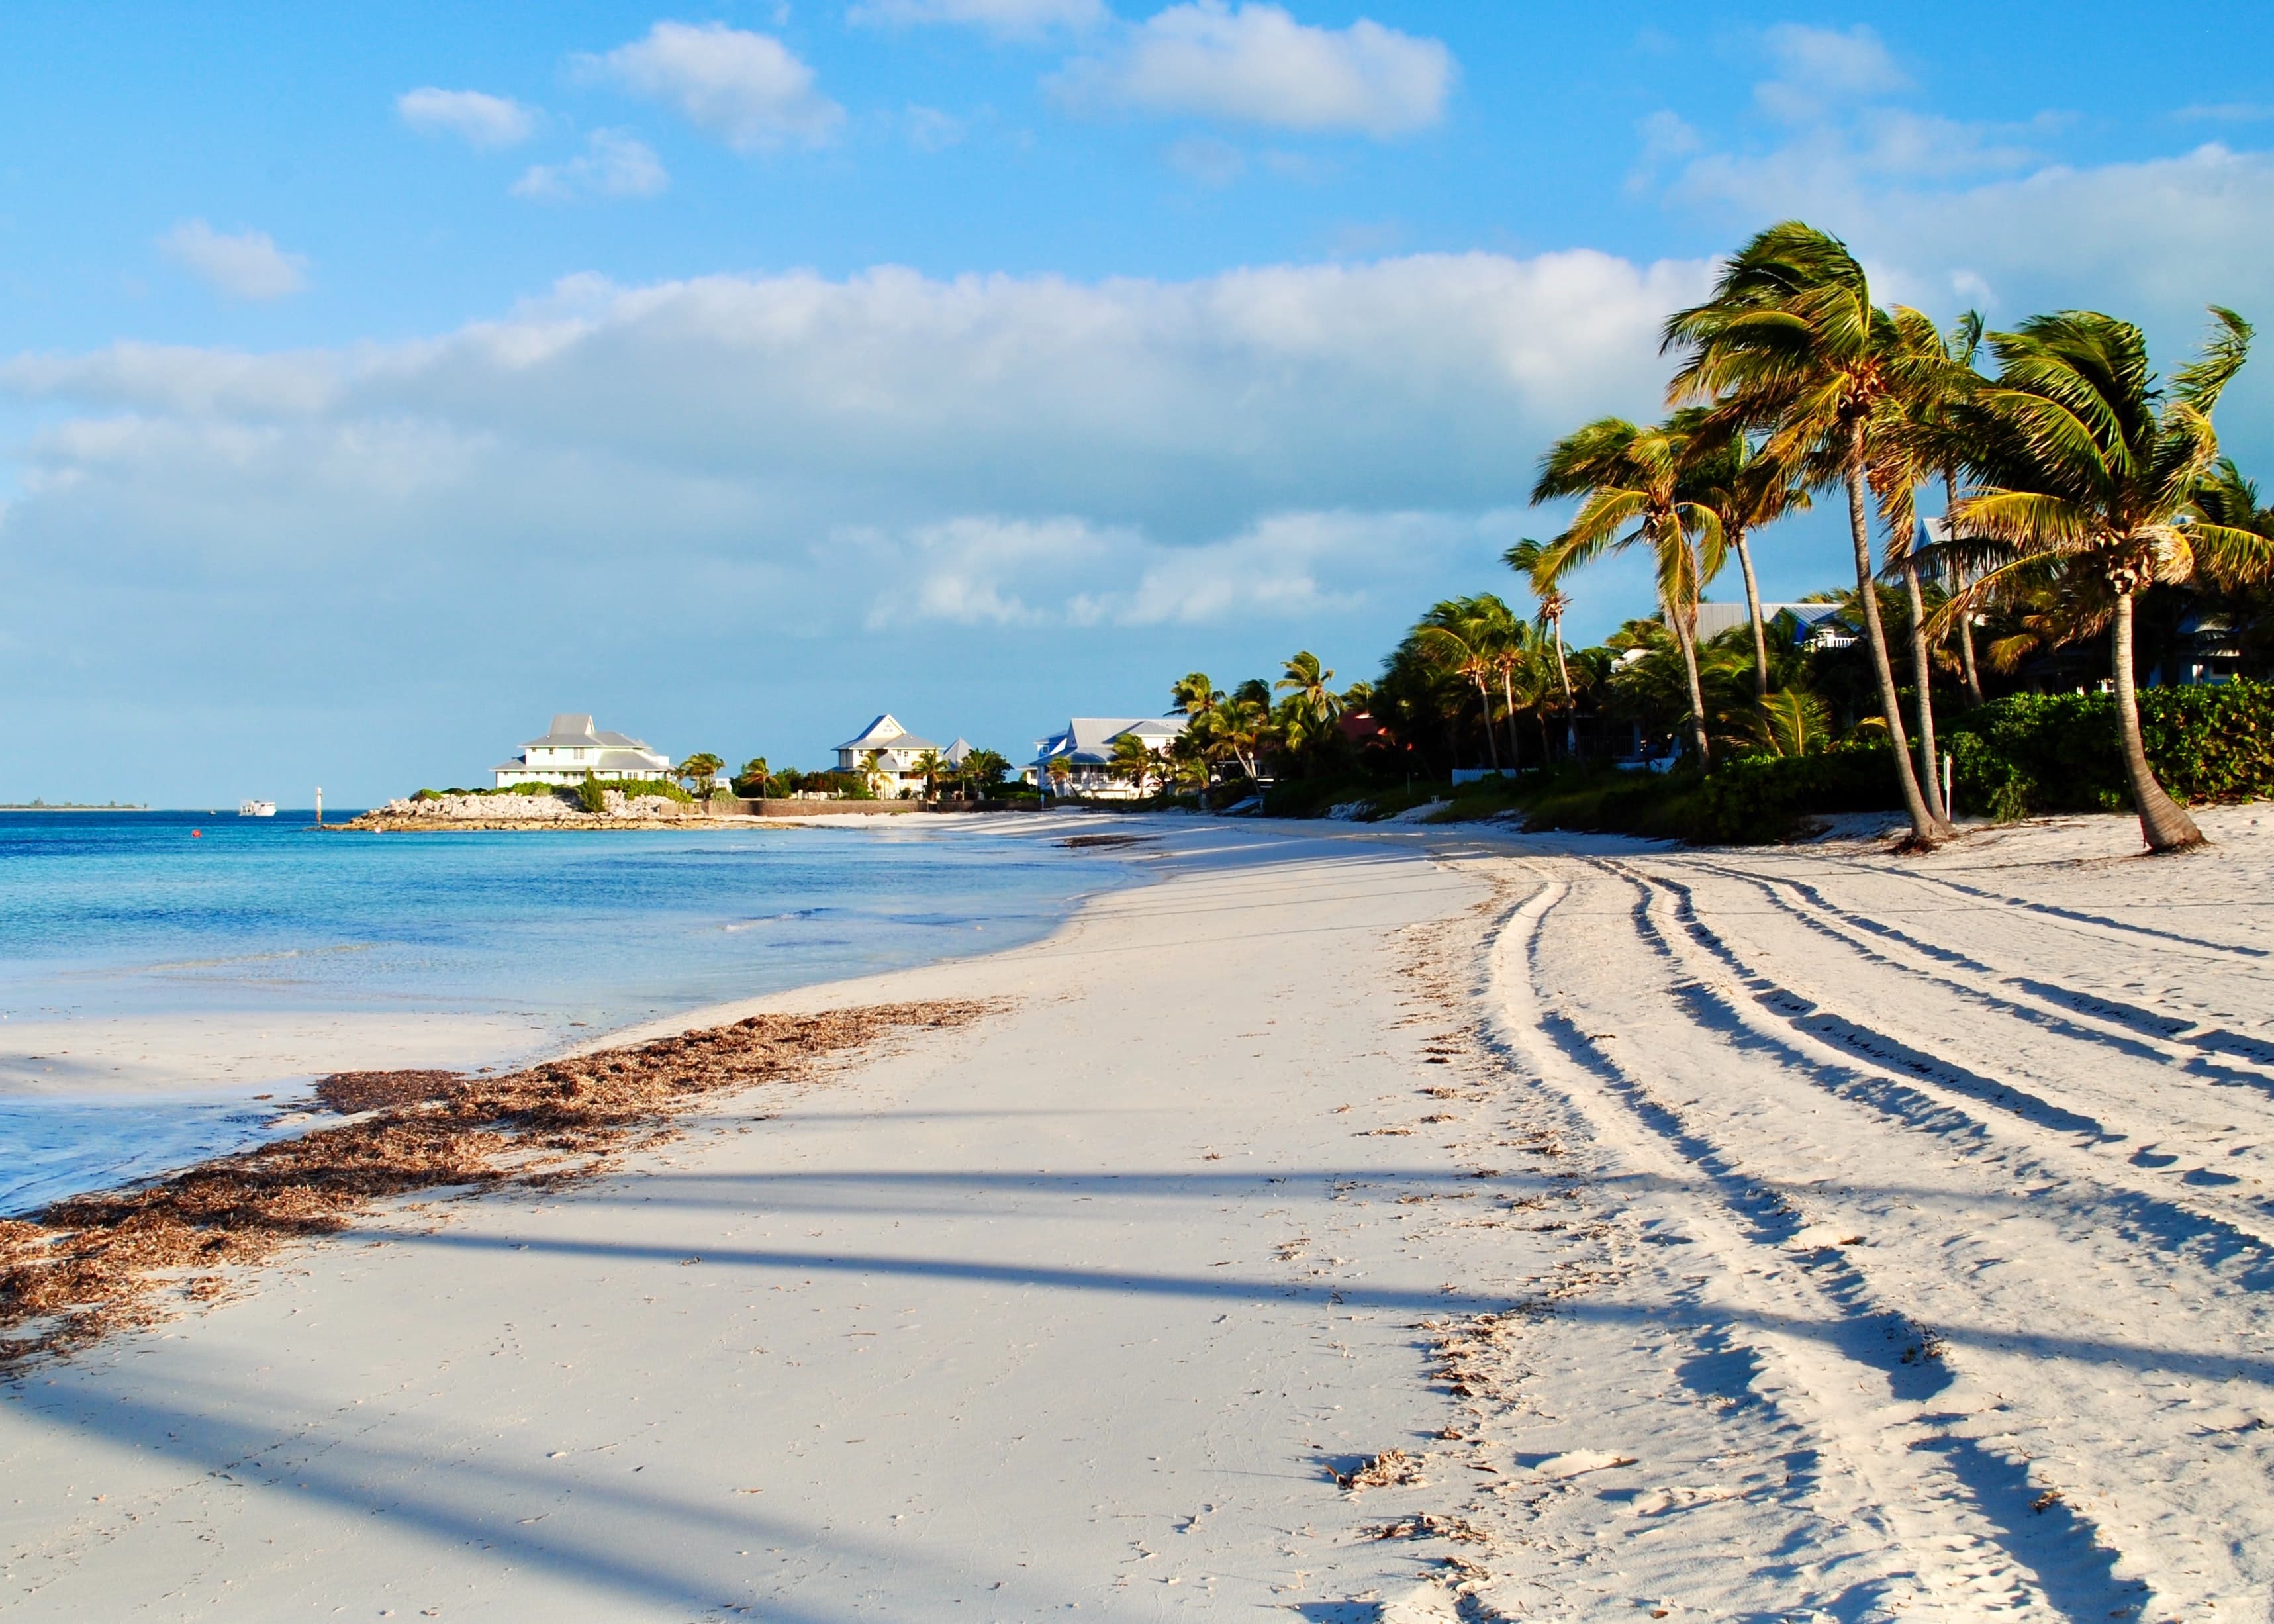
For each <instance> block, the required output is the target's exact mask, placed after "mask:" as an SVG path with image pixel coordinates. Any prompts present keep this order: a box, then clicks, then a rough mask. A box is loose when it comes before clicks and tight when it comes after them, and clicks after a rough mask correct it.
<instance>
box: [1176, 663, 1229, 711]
mask: <svg viewBox="0 0 2274 1624" xmlns="http://www.w3.org/2000/svg"><path fill="white" fill-rule="evenodd" d="M1169 697H1170V698H1171V699H1173V700H1174V701H1175V702H1176V703H1177V708H1178V710H1180V711H1183V712H1184V713H1185V714H1186V716H1198V715H1200V714H1201V711H1208V710H1212V709H1214V708H1215V706H1216V704H1217V703H1220V702H1221V701H1222V700H1223V698H1224V695H1221V694H1219V693H1217V692H1216V684H1215V683H1213V682H1211V681H1209V677H1208V673H1206V672H1205V671H1195V672H1192V673H1188V674H1187V675H1186V676H1184V677H1182V678H1180V679H1178V680H1177V681H1176V682H1175V683H1173V684H1171V687H1170V688H1169Z"/></svg>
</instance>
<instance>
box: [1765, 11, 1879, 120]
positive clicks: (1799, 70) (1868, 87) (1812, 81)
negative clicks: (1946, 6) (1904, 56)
mask: <svg viewBox="0 0 2274 1624" xmlns="http://www.w3.org/2000/svg"><path fill="white" fill-rule="evenodd" d="M1762 43H1763V44H1764V45H1765V46H1766V48H1767V51H1768V55H1769V57H1770V59H1771V60H1772V61H1773V62H1774V63H1775V64H1777V70H1778V71H1777V73H1776V75H1775V76H1774V77H1773V78H1771V79H1764V80H1762V81H1761V82H1760V83H1759V84H1757V85H1755V86H1753V100H1754V101H1755V102H1758V103H1759V105H1760V106H1761V107H1762V108H1763V109H1766V111H1768V112H1770V113H1772V114H1773V115H1774V116H1776V117H1780V118H1784V119H1788V120H1798V119H1804V118H1812V117H1818V115H1820V114H1821V113H1822V112H1823V110H1824V109H1825V108H1826V106H1828V105H1830V104H1831V103H1833V102H1839V101H1843V100H1847V99H1850V98H1853V97H1856V96H1881V95H1886V94H1891V93H1893V92H1894V91H1898V90H1903V89H1907V88H1908V87H1909V84H1910V80H1909V77H1908V76H1907V75H1905V74H1904V72H1903V71H1902V70H1901V68H1900V67H1898V66H1896V64H1895V59H1894V56H1891V55H1890V54H1889V53H1888V50H1887V48H1886V45H1885V44H1883V43H1882V42H1881V41H1880V39H1879V34H1877V33H1876V32H1875V31H1874V30H1873V29H1872V28H1871V26H1870V25H1868V24H1865V23H1857V24H1856V25H1855V26H1853V27H1851V28H1847V29H1837V28H1813V27H1810V26H1807V25H1806V24H1803V23H1779V24H1777V25H1776V26H1774V27H1773V28H1770V29H1768V30H1767V31H1766V33H1765V34H1763V35H1762Z"/></svg>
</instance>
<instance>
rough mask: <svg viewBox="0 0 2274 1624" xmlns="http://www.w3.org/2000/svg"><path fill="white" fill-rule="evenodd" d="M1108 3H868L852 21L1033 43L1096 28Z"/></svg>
mask: <svg viewBox="0 0 2274 1624" xmlns="http://www.w3.org/2000/svg"><path fill="white" fill-rule="evenodd" d="M1112 15H1113V13H1112V12H1111V11H1108V10H1106V7H1105V0H863V3H862V4H857V5H855V6H853V7H851V8H850V9H849V10H847V12H846V14H845V16H846V20H847V22H851V23H855V24H863V25H867V26H871V27H878V26H881V27H906V26H912V25H921V24H928V23H950V24H956V25H960V26H965V27H971V28H981V29H984V30H985V31H986V32H988V33H990V34H996V35H998V36H1000V37H1002V38H1005V39H1032V38H1034V37H1035V36H1036V35H1038V34H1045V33H1048V32H1049V31H1050V30H1051V29H1053V28H1070V29H1077V30H1079V29H1088V28H1096V27H1098V26H1102V25H1103V24H1104V23H1106V22H1107V21H1109V20H1111V18H1112Z"/></svg>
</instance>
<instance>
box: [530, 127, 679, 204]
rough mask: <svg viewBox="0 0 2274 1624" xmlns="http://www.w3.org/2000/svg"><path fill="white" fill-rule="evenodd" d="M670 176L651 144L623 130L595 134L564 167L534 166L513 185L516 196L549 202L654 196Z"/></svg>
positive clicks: (538, 164)
mask: <svg viewBox="0 0 2274 1624" xmlns="http://www.w3.org/2000/svg"><path fill="white" fill-rule="evenodd" d="M670 184H671V177H670V175H669V174H668V173H666V171H665V169H664V167H663V162H662V161H661V160H660V159H659V158H658V157H657V156H656V155H655V153H654V151H653V150H652V149H651V147H648V145H647V144H646V143H645V142H644V141H640V140H636V139H633V137H632V136H631V135H630V134H629V133H628V132H625V131H622V130H595V131H593V132H592V133H591V135H589V136H587V137H585V138H584V151H583V152H582V153H581V154H578V155H577V156H576V157H574V158H569V159H567V160H565V161H563V162H560V163H537V164H531V166H530V167H529V169H528V170H527V171H526V172H525V173H524V174H523V176H522V177H521V178H520V179H519V180H517V181H516V182H514V183H513V195H514V196H516V197H517V198H534V199H537V200H538V201H539V202H545V203H574V202H582V201H585V200H588V199H594V198H651V197H654V196H655V195H656V194H657V193H658V192H661V191H663V190H664V188H665V187H666V186H668V185H670Z"/></svg>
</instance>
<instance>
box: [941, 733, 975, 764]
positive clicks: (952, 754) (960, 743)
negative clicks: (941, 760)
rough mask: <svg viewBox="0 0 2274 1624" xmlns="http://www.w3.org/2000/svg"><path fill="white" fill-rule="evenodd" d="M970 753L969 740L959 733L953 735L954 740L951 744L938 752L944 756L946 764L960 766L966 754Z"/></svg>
mask: <svg viewBox="0 0 2274 1624" xmlns="http://www.w3.org/2000/svg"><path fill="white" fill-rule="evenodd" d="M970 754H971V741H970V740H968V739H967V738H965V737H964V736H963V735H962V734H961V733H958V734H957V735H956V736H955V742H954V743H953V744H951V745H949V746H948V747H947V748H945V749H944V750H942V751H941V752H940V755H941V756H943V757H945V760H946V762H947V763H948V765H949V766H951V767H960V766H961V765H963V763H964V759H965V757H967V756H969V755H970Z"/></svg>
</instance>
